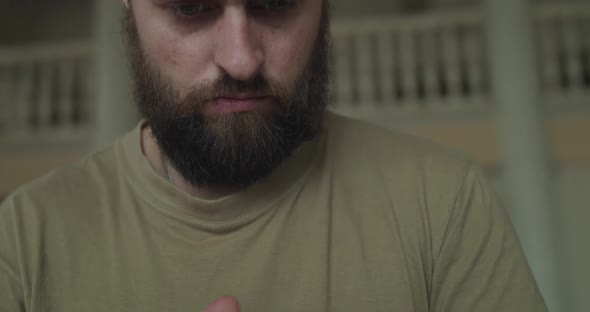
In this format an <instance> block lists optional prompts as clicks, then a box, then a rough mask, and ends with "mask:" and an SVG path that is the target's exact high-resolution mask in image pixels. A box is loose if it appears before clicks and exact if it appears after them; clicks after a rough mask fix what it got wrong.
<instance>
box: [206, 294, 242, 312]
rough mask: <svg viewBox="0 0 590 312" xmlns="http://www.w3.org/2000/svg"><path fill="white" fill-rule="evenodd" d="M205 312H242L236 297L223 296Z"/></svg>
mask: <svg viewBox="0 0 590 312" xmlns="http://www.w3.org/2000/svg"><path fill="white" fill-rule="evenodd" d="M204 312H240V304H239V303H238V301H237V300H236V298H234V297H230V296H223V297H221V298H219V299H217V300H215V301H213V303H212V304H210V305H209V306H208V307H207V309H205V311H204Z"/></svg>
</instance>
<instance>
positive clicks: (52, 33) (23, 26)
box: [0, 0, 114, 45]
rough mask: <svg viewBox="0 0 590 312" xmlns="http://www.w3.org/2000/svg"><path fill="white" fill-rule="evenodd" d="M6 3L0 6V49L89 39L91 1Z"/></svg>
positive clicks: (15, 1)
mask: <svg viewBox="0 0 590 312" xmlns="http://www.w3.org/2000/svg"><path fill="white" fill-rule="evenodd" d="M2 1H5V0H2ZM9 1H10V2H2V3H1V4H0V45H9V44H20V43H26V42H31V41H43V42H45V41H53V40H67V39H84V38H88V37H90V36H91V33H92V14H93V12H92V1H91V0H52V1H35V3H34V4H33V2H32V1H17V0H14V1H11V0H9ZM107 1H114V0H107Z"/></svg>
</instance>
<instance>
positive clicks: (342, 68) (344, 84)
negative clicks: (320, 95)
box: [334, 36, 354, 105]
mask: <svg viewBox="0 0 590 312" xmlns="http://www.w3.org/2000/svg"><path fill="white" fill-rule="evenodd" d="M334 46H335V47H336V51H338V52H337V53H334V56H335V57H336V62H335V64H336V70H335V71H336V73H337V75H336V89H337V92H336V95H337V100H338V103H339V104H340V105H350V104H351V103H352V90H353V87H354V86H353V85H352V79H351V74H352V69H351V65H352V62H351V51H350V49H349V44H348V37H344V36H343V37H340V38H337V39H336V40H335V42H334Z"/></svg>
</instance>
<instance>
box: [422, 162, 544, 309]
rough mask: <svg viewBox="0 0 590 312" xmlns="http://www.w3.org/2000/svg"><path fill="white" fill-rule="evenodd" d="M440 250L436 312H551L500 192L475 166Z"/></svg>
mask: <svg viewBox="0 0 590 312" xmlns="http://www.w3.org/2000/svg"><path fill="white" fill-rule="evenodd" d="M442 235H443V240H442V244H441V246H440V248H439V251H438V253H435V255H437V256H435V258H434V267H433V276H432V293H431V304H430V306H431V311H436V312H463V311H465V312H467V311H469V312H471V311H478V312H487V311H490V312H492V311H494V312H497V311H503V312H509V311H514V312H528V311H531V312H532V311H534V312H539V311H547V308H546V306H545V303H544V300H543V298H542V296H541V295H540V293H539V289H538V287H537V285H536V282H535V280H534V278H533V275H532V273H531V270H530V268H529V266H528V263H527V261H526V259H525V256H524V254H523V251H522V248H521V246H520V243H519V240H518V238H517V236H516V233H515V231H514V228H513V226H512V224H511V222H510V220H509V218H508V215H507V213H506V211H505V210H504V209H503V207H501V205H500V203H499V200H498V198H497V196H496V194H495V193H494V192H493V191H492V189H491V187H490V186H489V185H488V184H487V182H486V181H485V179H484V178H483V177H482V174H481V172H480V171H479V170H478V169H476V168H471V169H470V171H469V172H468V173H467V175H466V177H465V180H464V181H463V184H462V186H461V188H460V191H459V192H458V195H457V197H456V199H455V203H454V206H453V208H452V210H451V212H450V216H449V218H448V223H447V225H446V230H445V232H444V233H443V234H442Z"/></svg>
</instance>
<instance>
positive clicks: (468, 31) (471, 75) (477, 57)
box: [463, 25, 487, 106]
mask: <svg viewBox="0 0 590 312" xmlns="http://www.w3.org/2000/svg"><path fill="white" fill-rule="evenodd" d="M482 38H483V36H482V32H481V29H480V28H477V27H474V26H467V25H466V26H465V30H464V33H463V40H464V41H463V42H464V44H463V47H464V55H465V60H464V61H465V67H466V73H465V74H466V77H465V79H466V81H467V85H468V86H469V94H468V96H469V99H470V102H471V103H472V104H473V105H478V106H481V105H483V104H484V103H485V96H486V93H487V90H486V85H485V83H486V79H485V74H486V72H487V71H486V70H485V64H486V62H485V59H484V51H483V42H482Z"/></svg>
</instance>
